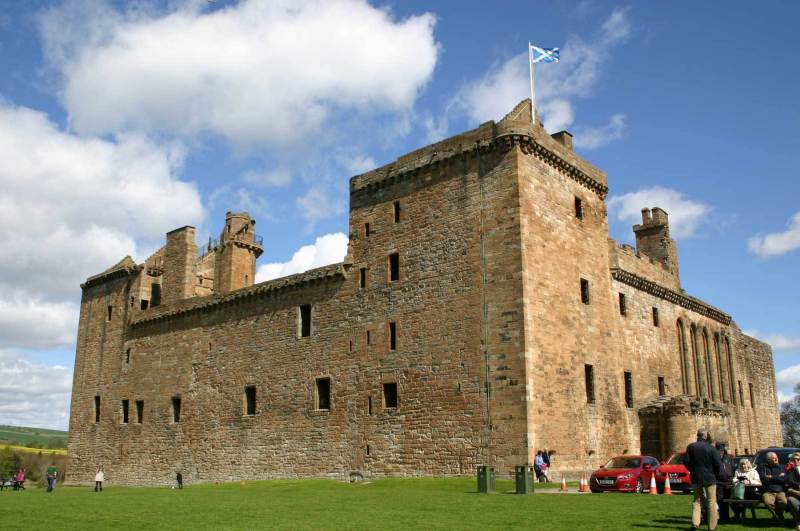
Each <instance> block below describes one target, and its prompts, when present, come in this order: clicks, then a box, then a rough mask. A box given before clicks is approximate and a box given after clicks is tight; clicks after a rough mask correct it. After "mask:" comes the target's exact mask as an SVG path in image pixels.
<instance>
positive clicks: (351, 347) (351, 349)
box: [350, 339, 353, 352]
mask: <svg viewBox="0 0 800 531" xmlns="http://www.w3.org/2000/svg"><path fill="white" fill-rule="evenodd" d="M350 352H353V340H352V339H351V340H350Z"/></svg>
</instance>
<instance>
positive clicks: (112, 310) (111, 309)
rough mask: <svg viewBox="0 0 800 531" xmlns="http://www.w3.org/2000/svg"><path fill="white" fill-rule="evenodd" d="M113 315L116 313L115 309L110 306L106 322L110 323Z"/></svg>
mask: <svg viewBox="0 0 800 531" xmlns="http://www.w3.org/2000/svg"><path fill="white" fill-rule="evenodd" d="M112 313H114V307H113V306H111V305H109V306H108V315H107V316H106V321H110V320H111V314H112Z"/></svg>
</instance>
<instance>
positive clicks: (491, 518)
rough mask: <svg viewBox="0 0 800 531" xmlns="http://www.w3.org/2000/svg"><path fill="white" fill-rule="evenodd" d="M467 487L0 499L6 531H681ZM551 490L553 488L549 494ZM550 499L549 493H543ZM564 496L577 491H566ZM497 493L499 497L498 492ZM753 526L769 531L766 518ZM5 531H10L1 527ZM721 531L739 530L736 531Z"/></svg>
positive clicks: (674, 523) (37, 494) (665, 499)
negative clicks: (457, 530) (550, 530)
mask: <svg viewBox="0 0 800 531" xmlns="http://www.w3.org/2000/svg"><path fill="white" fill-rule="evenodd" d="M476 487H477V486H476V481H475V480H474V479H472V478H448V479H390V480H379V481H374V482H368V483H362V484H346V483H340V482H336V481H331V480H296V481H292V480H280V481H254V482H246V483H226V484H224V485H187V487H186V488H184V489H183V490H180V491H179V490H172V489H167V488H163V487H162V488H126V487H114V486H110V487H108V488H106V489H105V491H104V492H103V493H97V494H96V493H94V492H93V491H92V490H91V489H90V488H89V487H62V486H59V487H58V488H57V489H56V490H55V492H53V493H51V494H48V493H46V492H45V491H44V490H43V489H28V490H26V491H24V492H13V491H11V492H6V491H4V492H0V507H1V508H2V510H0V514H2V525H3V527H4V528H6V529H26V530H28V529H47V530H51V529H59V530H62V529H137V530H142V529H147V530H151V529H191V530H197V529H381V530H383V529H476V530H477V529H569V530H576V529H577V530H581V531H583V530H587V529H608V530H614V529H688V527H689V525H690V523H691V522H690V519H689V515H690V513H691V497H690V496H686V495H674V496H649V495H637V494H584V495H577V494H548V493H543V492H540V493H537V494H533V495H515V494H511V493H510V492H511V491H512V489H513V483H512V482H511V481H503V480H498V482H497V488H498V493H497V494H488V495H487V494H478V493H477V492H476V490H477V488H476ZM556 487H557V485H556ZM548 490H550V489H548ZM571 490H573V491H574V490H575V488H574V487H572V488H571ZM504 491H505V492H504ZM758 514H759V516H760V517H761V518H760V520H759V521H758V522H757V526H758V527H759V528H760V529H769V527H768V521H767V519H766V514H767V513H766V512H765V511H763V510H761V511H760V512H759V513H758ZM9 526H10V527H9ZM720 529H745V528H744V527H741V526H738V525H725V526H722V525H721V526H720Z"/></svg>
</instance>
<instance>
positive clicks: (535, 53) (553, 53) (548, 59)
mask: <svg viewBox="0 0 800 531" xmlns="http://www.w3.org/2000/svg"><path fill="white" fill-rule="evenodd" d="M558 59H559V52H558V48H539V47H538V46H533V45H531V63H533V64H536V63H557V62H558Z"/></svg>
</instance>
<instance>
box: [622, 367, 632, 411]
mask: <svg viewBox="0 0 800 531" xmlns="http://www.w3.org/2000/svg"><path fill="white" fill-rule="evenodd" d="M623 376H624V378H625V406H626V407H629V408H632V407H633V374H632V373H630V372H628V371H625V372H624V373H623Z"/></svg>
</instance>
